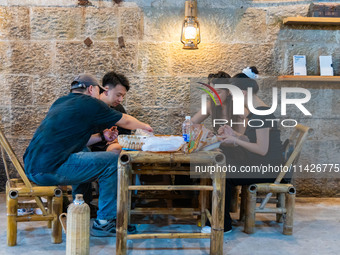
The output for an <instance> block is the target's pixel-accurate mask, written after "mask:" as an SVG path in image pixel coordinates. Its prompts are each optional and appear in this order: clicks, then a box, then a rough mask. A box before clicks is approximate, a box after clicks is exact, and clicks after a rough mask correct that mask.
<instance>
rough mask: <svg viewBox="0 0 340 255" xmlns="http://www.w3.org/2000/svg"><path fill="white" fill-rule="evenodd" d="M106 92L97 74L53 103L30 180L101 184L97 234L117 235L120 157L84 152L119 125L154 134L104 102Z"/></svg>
mask: <svg viewBox="0 0 340 255" xmlns="http://www.w3.org/2000/svg"><path fill="white" fill-rule="evenodd" d="M100 87H101V86H100V84H99V82H98V81H97V79H96V78H95V77H94V76H93V75H90V74H81V75H79V76H77V77H76V78H75V79H74V81H73V82H72V84H71V93H69V94H68V95H67V96H63V97H61V98H59V99H57V100H56V101H55V102H54V103H53V105H52V106H51V108H50V110H49V111H48V113H47V116H46V117H45V119H44V120H43V121H42V122H41V124H40V126H39V127H38V129H37V130H36V132H35V133H34V136H33V138H32V140H31V143H30V144H29V146H28V148H27V149H26V152H25V154H24V163H25V172H26V174H27V176H28V178H29V179H30V180H32V181H34V182H35V183H37V184H38V185H46V186H49V185H73V188H74V189H77V186H79V185H81V184H84V183H89V182H92V181H95V180H98V182H99V193H100V195H99V200H98V206H99V210H98V213H97V219H96V220H95V222H94V224H93V226H92V229H91V233H92V234H93V235H95V236H114V235H115V233H116V228H115V226H116V224H115V219H116V213H117V160H118V155H117V154H115V153H112V152H88V151H84V148H86V146H89V145H91V144H94V143H96V142H98V141H101V140H102V138H101V136H100V135H99V134H98V133H99V132H100V131H103V130H105V129H108V128H110V127H112V126H114V125H117V126H120V127H123V128H126V129H137V128H141V129H145V130H148V131H152V128H151V127H150V126H149V125H148V124H145V123H143V122H140V121H138V120H137V119H135V118H134V117H132V116H129V115H127V114H122V113H120V112H117V111H115V110H114V109H111V108H110V107H108V106H107V105H106V104H105V103H104V102H102V101H100V100H98V98H99V91H100ZM92 134H97V135H92ZM91 135H92V136H91ZM109 136H110V135H109ZM112 136H113V137H112ZM114 136H117V133H115V134H111V138H110V139H115V137H114Z"/></svg>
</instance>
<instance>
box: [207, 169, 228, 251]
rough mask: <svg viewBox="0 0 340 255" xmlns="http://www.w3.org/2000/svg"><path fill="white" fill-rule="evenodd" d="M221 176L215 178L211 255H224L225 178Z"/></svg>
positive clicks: (216, 175) (217, 175)
mask: <svg viewBox="0 0 340 255" xmlns="http://www.w3.org/2000/svg"><path fill="white" fill-rule="evenodd" d="M223 177H224V176H223V175H221V174H215V175H214V177H213V187H214V190H213V198H212V199H213V201H212V223H211V237H210V255H223V234H224V203H225V178H223Z"/></svg>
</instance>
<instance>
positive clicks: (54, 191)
mask: <svg viewBox="0 0 340 255" xmlns="http://www.w3.org/2000/svg"><path fill="white" fill-rule="evenodd" d="M0 147H1V156H2V159H3V162H4V167H5V171H6V175H7V183H6V207H7V245H8V246H15V245H16V243H17V223H18V222H25V221H47V222H48V228H51V227H52V243H61V242H62V239H61V225H60V222H59V215H60V214H61V213H62V191H61V189H59V188H58V187H57V186H37V185H35V184H34V183H32V182H30V181H29V180H28V178H27V176H26V174H25V171H24V168H23V167H22V165H21V163H20V162H19V160H18V158H17V157H16V155H15V154H14V152H13V149H12V148H11V146H10V144H9V142H8V141H7V139H6V137H5V135H4V133H3V132H2V130H1V129H0ZM5 152H6V153H7V156H8V158H9V160H10V161H11V162H12V164H13V166H14V167H15V169H16V170H17V172H18V174H19V175H20V178H18V179H11V178H10V177H9V170H8V165H7V158H6V155H5ZM42 197H47V203H43V201H42V199H41V198H42ZM32 198H34V200H35V203H27V201H28V200H31V199H32ZM19 199H20V201H19ZM25 200H26V203H25ZM27 207H33V208H40V210H41V211H42V215H23V216H18V213H17V212H18V209H19V208H27ZM45 207H47V210H46V208H45Z"/></svg>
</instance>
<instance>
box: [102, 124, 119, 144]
mask: <svg viewBox="0 0 340 255" xmlns="http://www.w3.org/2000/svg"><path fill="white" fill-rule="evenodd" d="M103 134H104V137H105V140H106V141H107V142H113V141H114V140H116V138H117V137H118V130H117V127H116V126H113V127H111V128H110V129H105V130H104V131H103Z"/></svg>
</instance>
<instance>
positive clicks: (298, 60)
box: [293, 55, 307, 75]
mask: <svg viewBox="0 0 340 255" xmlns="http://www.w3.org/2000/svg"><path fill="white" fill-rule="evenodd" d="M293 67H294V75H307V68H306V56H304V55H294V56H293Z"/></svg>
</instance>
